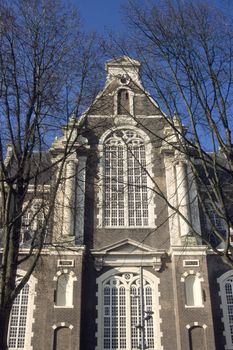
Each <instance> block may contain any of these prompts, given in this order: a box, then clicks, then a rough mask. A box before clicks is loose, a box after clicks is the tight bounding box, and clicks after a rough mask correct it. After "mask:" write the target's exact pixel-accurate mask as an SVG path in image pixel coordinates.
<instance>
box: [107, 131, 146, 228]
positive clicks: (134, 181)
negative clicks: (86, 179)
mask: <svg viewBox="0 0 233 350" xmlns="http://www.w3.org/2000/svg"><path fill="white" fill-rule="evenodd" d="M148 193H149V191H148V176H147V163H146V144H145V139H143V137H142V136H141V135H140V134H139V133H137V132H136V131H131V130H124V129H118V130H116V131H114V132H112V133H111V134H110V135H109V136H108V137H107V138H106V139H105V143H104V203H103V204H104V217H103V224H104V226H131V227H135V226H148V225H149V208H148V202H149V195H148Z"/></svg>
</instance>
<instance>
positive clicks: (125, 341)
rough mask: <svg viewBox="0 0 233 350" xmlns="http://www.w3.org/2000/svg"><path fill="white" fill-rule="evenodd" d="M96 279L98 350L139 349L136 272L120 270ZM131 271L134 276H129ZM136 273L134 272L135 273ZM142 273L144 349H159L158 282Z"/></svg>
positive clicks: (138, 294)
mask: <svg viewBox="0 0 233 350" xmlns="http://www.w3.org/2000/svg"><path fill="white" fill-rule="evenodd" d="M120 270H125V271H124V272H118V273H116V271H115V270H114V271H115V274H114V272H112V273H113V275H110V273H109V272H108V273H106V274H104V275H107V276H106V279H105V278H104V276H102V277H100V279H99V282H98V285H99V293H98V345H97V349H98V350H113V349H118V350H123V349H132V350H134V349H135V350H136V349H139V347H140V344H141V329H140V322H141V309H140V302H141V301H140V277H139V269H135V268H134V269H130V270H126V269H123V268H122V269H120ZM132 270H133V271H134V272H132ZM136 270H138V272H136ZM148 275H151V274H150V273H148V272H145V273H144V278H143V284H144V307H145V315H144V317H146V316H147V315H148V314H149V313H150V312H151V314H152V317H151V318H149V317H148V320H146V321H145V343H146V344H145V345H146V348H147V349H151V350H152V349H156V350H159V349H161V344H160V329H159V324H160V320H159V303H158V279H157V278H156V277H155V276H153V275H152V276H153V277H152V279H151V278H150V277H148Z"/></svg>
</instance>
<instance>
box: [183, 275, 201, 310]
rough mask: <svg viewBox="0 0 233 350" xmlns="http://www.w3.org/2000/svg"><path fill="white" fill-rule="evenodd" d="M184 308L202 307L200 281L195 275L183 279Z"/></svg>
mask: <svg viewBox="0 0 233 350" xmlns="http://www.w3.org/2000/svg"><path fill="white" fill-rule="evenodd" d="M185 296H186V306H194V307H198V306H203V301H202V288H201V281H200V278H199V276H197V275H194V274H192V275H188V276H187V277H186V278H185Z"/></svg>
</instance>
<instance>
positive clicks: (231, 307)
mask: <svg viewBox="0 0 233 350" xmlns="http://www.w3.org/2000/svg"><path fill="white" fill-rule="evenodd" d="M218 283H219V284H220V295H221V300H222V312H223V322H224V328H225V337H226V348H227V349H233V271H228V272H226V273H225V274H224V275H222V276H221V277H220V278H219V279H218Z"/></svg>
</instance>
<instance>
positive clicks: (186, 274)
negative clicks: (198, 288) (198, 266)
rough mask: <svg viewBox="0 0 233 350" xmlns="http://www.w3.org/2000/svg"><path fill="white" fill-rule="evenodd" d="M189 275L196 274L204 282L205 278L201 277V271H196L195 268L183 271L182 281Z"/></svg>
mask: <svg viewBox="0 0 233 350" xmlns="http://www.w3.org/2000/svg"><path fill="white" fill-rule="evenodd" d="M189 275H196V276H197V277H198V278H199V280H200V282H204V278H203V277H201V273H200V272H197V271H194V270H189V271H185V272H184V273H182V277H181V278H180V282H184V281H185V278H186V277H187V276H189Z"/></svg>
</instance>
